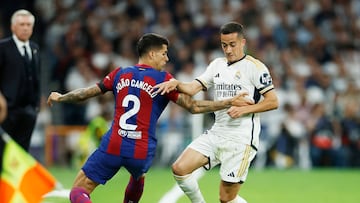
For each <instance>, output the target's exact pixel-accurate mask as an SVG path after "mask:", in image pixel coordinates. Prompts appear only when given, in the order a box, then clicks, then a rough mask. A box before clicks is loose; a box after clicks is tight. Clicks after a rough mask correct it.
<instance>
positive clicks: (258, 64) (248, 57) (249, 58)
mask: <svg viewBox="0 0 360 203" xmlns="http://www.w3.org/2000/svg"><path fill="white" fill-rule="evenodd" d="M244 61H245V62H247V63H248V64H250V65H253V66H254V67H256V68H258V69H263V68H266V66H265V64H264V63H263V62H261V61H260V60H259V59H257V58H255V57H253V56H251V55H246V56H245V58H244Z"/></svg>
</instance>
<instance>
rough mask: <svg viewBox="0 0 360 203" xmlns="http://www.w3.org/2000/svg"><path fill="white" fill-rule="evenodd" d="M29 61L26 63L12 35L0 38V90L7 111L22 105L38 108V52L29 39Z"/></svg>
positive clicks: (34, 44) (35, 45)
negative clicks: (30, 58)
mask: <svg viewBox="0 0 360 203" xmlns="http://www.w3.org/2000/svg"><path fill="white" fill-rule="evenodd" d="M30 47H31V52H32V60H31V63H30V64H28V65H27V63H26V62H25V59H24V57H23V56H22V55H21V53H20V52H19V50H18V49H17V47H16V44H15V41H14V40H13V38H12V37H9V38H6V39H3V40H0V91H1V92H2V93H3V95H4V96H5V98H6V101H7V105H8V109H9V113H11V111H12V110H15V111H16V110H17V109H18V108H23V107H29V106H31V107H33V108H35V109H38V108H39V103H40V52H39V46H38V45H37V44H36V43H34V42H32V41H30Z"/></svg>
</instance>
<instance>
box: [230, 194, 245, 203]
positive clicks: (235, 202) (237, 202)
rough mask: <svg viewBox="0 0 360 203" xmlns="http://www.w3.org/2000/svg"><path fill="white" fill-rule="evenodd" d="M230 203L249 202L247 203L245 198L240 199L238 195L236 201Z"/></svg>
mask: <svg viewBox="0 0 360 203" xmlns="http://www.w3.org/2000/svg"><path fill="white" fill-rule="evenodd" d="M228 203H247V201H246V200H245V199H244V198H242V197H240V196H239V195H237V196H236V197H235V199H233V200H231V201H230V202H228Z"/></svg>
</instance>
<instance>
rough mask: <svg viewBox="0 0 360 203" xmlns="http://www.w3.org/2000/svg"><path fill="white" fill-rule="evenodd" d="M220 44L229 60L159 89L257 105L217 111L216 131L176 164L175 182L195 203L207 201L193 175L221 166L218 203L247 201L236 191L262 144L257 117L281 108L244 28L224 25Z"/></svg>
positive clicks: (192, 146)
mask: <svg viewBox="0 0 360 203" xmlns="http://www.w3.org/2000/svg"><path fill="white" fill-rule="evenodd" d="M220 41H221V47H222V50H223V52H224V55H225V57H220V58H216V59H214V60H213V61H212V62H211V63H210V64H209V65H208V67H207V69H206V71H205V72H204V73H203V74H202V75H200V76H199V77H197V78H196V79H195V80H193V81H192V82H189V83H183V82H180V81H177V80H175V79H174V80H172V81H169V82H165V83H162V84H159V85H157V86H156V87H155V88H158V90H157V93H161V94H163V93H166V92H169V91H171V90H174V89H176V88H177V89H178V91H180V92H184V93H187V94H189V95H195V94H196V93H197V92H199V91H201V90H204V91H205V90H207V89H209V88H210V87H212V88H213V90H214V101H221V100H224V99H228V98H231V97H232V96H234V95H236V94H238V93H240V92H243V93H247V94H248V97H249V99H251V100H253V101H254V104H253V105H249V106H242V107H231V108H230V109H223V110H219V111H216V112H215V123H214V125H213V126H212V128H211V129H210V130H208V131H206V132H205V133H204V134H203V135H202V136H199V137H198V138H197V139H195V140H194V141H193V142H192V143H191V144H190V145H189V146H188V147H187V148H186V149H185V150H184V152H183V153H182V154H181V155H180V156H179V158H178V159H177V160H176V161H175V163H174V164H173V165H172V170H173V173H174V177H175V180H176V182H177V183H178V185H179V186H180V188H181V189H182V190H183V191H184V193H185V194H186V195H187V196H188V197H189V199H190V200H191V202H192V203H203V202H205V200H204V197H203V196H202V194H201V192H200V189H199V186H198V183H197V180H196V178H194V176H193V175H192V172H193V171H195V170H196V169H198V168H200V167H206V168H207V169H210V168H212V167H214V166H216V165H219V164H220V176H221V182H220V192H219V193H220V202H222V203H246V200H244V199H243V198H242V197H240V196H239V195H238V192H239V190H240V187H241V184H242V183H243V182H244V181H245V180H246V177H247V174H248V169H249V166H250V163H251V161H252V160H253V159H254V157H255V154H256V151H257V148H258V146H259V135H260V117H259V113H260V112H264V111H269V110H272V109H276V108H277V107H278V99H277V95H276V93H275V89H274V85H273V84H272V78H271V75H270V73H269V70H268V68H267V67H266V66H265V65H264V64H263V63H262V62H260V61H259V60H257V59H255V58H253V57H252V56H250V55H247V54H246V53H245V52H244V48H245V44H246V39H245V35H244V30H243V26H242V25H241V24H239V23H236V22H230V23H227V24H224V25H223V26H222V27H221V28H220Z"/></svg>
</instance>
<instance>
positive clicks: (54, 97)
mask: <svg viewBox="0 0 360 203" xmlns="http://www.w3.org/2000/svg"><path fill="white" fill-rule="evenodd" d="M61 95H62V94H60V93H58V92H51V94H50V95H49V97H48V100H47V104H48V105H49V106H52V102H53V101H55V102H57V101H59V97H60V96H61Z"/></svg>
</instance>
